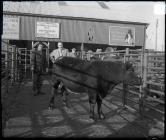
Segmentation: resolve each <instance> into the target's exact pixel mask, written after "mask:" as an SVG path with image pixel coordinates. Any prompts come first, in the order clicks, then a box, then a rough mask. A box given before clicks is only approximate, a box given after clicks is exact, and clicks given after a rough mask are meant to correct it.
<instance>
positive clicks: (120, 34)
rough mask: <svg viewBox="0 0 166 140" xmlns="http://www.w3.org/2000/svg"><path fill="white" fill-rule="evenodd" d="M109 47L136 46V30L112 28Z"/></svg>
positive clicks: (131, 28)
mask: <svg viewBox="0 0 166 140" xmlns="http://www.w3.org/2000/svg"><path fill="white" fill-rule="evenodd" d="M109 45H116V46H135V28H134V27H120V26H110V28H109Z"/></svg>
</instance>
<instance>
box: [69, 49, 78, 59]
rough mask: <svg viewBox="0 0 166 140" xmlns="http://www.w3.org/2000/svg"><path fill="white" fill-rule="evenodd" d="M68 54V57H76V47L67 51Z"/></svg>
mask: <svg viewBox="0 0 166 140" xmlns="http://www.w3.org/2000/svg"><path fill="white" fill-rule="evenodd" d="M69 56H70V57H77V54H76V49H75V48H72V50H71V52H70V53H69Z"/></svg>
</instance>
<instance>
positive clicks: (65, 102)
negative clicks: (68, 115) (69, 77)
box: [61, 85, 69, 107]
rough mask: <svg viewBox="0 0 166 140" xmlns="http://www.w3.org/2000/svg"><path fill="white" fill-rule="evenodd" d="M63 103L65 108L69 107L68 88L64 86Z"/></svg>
mask: <svg viewBox="0 0 166 140" xmlns="http://www.w3.org/2000/svg"><path fill="white" fill-rule="evenodd" d="M61 90H62V102H63V105H64V106H65V107H69V106H68V98H67V96H68V95H67V91H66V88H65V86H64V85H63V86H62V89H61Z"/></svg>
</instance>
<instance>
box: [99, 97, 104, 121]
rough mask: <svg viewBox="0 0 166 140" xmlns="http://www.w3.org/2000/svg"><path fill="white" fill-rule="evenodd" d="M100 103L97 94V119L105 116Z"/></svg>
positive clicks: (100, 100)
mask: <svg viewBox="0 0 166 140" xmlns="http://www.w3.org/2000/svg"><path fill="white" fill-rule="evenodd" d="M101 104H102V99H101V97H100V96H99V95H97V110H98V115H99V119H104V118H105V116H104V114H103V112H102V107H101Z"/></svg>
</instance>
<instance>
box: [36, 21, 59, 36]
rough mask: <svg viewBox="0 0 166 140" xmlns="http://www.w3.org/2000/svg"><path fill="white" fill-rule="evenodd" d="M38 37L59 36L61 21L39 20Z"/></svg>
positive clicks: (37, 23) (37, 26)
mask: <svg viewBox="0 0 166 140" xmlns="http://www.w3.org/2000/svg"><path fill="white" fill-rule="evenodd" d="M36 37H42V38H59V23H55V22H42V21H37V22H36Z"/></svg>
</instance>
